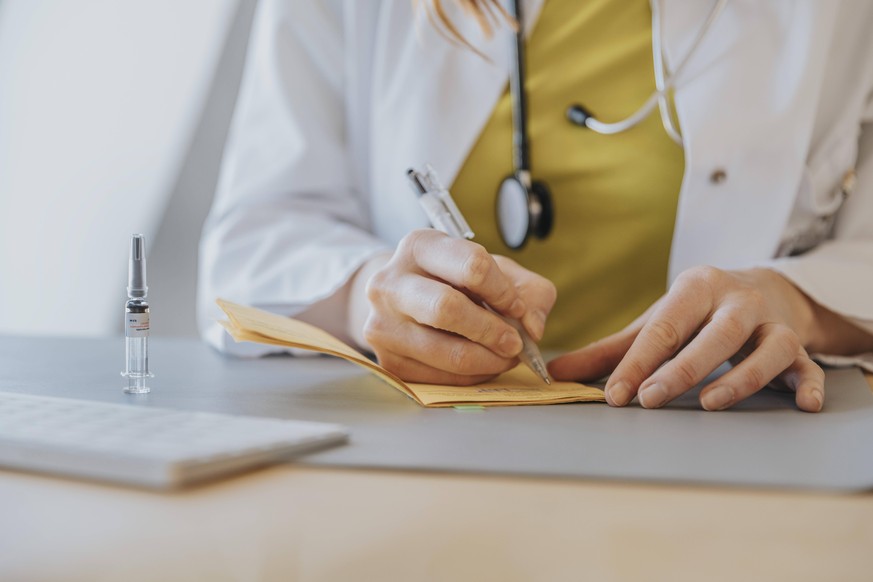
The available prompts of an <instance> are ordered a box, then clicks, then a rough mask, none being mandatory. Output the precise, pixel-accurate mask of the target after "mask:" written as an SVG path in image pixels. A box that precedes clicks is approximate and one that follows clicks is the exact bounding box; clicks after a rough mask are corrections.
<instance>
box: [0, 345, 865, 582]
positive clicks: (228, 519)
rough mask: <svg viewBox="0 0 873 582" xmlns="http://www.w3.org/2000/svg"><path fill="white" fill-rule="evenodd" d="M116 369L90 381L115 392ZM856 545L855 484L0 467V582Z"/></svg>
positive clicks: (637, 559) (761, 554)
mask: <svg viewBox="0 0 873 582" xmlns="http://www.w3.org/2000/svg"><path fill="white" fill-rule="evenodd" d="M31 341H42V342H45V340H31ZM26 344H27V342H23V344H22V342H16V343H15V344H10V343H9V342H8V341H7V342H0V349H5V350H6V351H7V353H8V351H9V350H14V349H19V348H17V347H16V346H19V345H24V347H22V348H20V349H22V350H24V349H27V346H26ZM44 345H46V347H47V350H46V354H47V356H48V354H50V353H51V351H52V350H51V348H52V347H53V346H51V345H49V344H47V343H46V344H44ZM155 347H156V348H160V349H177V348H178V347H179V346H178V345H177V344H175V343H173V342H168V343H165V344H164V345H163V347H162V348H161V347H160V346H159V345H158V343H156V346H155ZM160 349H156V350H155V352H153V353H156V355H159V354H160ZM83 350H84V351H85V352H88V351H89V350H88V348H87V346H86V347H84V348H83ZM119 355H120V350H119ZM118 361H119V362H120V361H121V357H119V358H118ZM154 361H155V362H156V366H155V367H156V370H155V371H156V372H157V373H158V374H160V368H159V366H158V365H157V362H158V361H159V357H156V358H155V359H154ZM228 366H235V364H234V363H233V362H229V363H228ZM4 374H5V371H3V370H0V380H7V381H8V380H9V377H8V376H4ZM69 374H70V382H71V385H72V384H75V383H76V382H77V380H78V381H81V379H82V378H81V376H80V374H81V371H79V370H75V369H74V370H70V372H69ZM116 374H117V372H115V371H114V369H113V370H108V371H107V376H106V378H107V382H109V383H110V384H107V385H106V386H104V387H93V388H91V390H93V394H94V396H95V397H99V398H102V399H106V400H113V399H116V400H118V399H123V398H124V395H122V394H121V392H120V389H117V387H120V378H119V377H118V376H117V375H116ZM158 378H160V376H158ZM158 378H156V383H155V393H154V395H155V396H156V398H155V404H157V405H160V401H161V399H162V398H169V397H170V396H169V395H165V396H161V394H160V392H158V388H159V387H160V384H159V383H158ZM868 380H869V378H868ZM871 387H873V382H871ZM49 388H50V387H48V386H43V385H40V384H38V383H37V385H36V386H35V388H34V390H33V392H35V393H49ZM244 388H245V387H244V386H241V387H240V391H241V393H240V394H239V395H237V398H240V399H243V398H244ZM55 390H56V389H55ZM164 390H165V392H170V391H171V388H170V387H165V388H164ZM182 396H183V395H181V394H180V395H178V397H179V398H181V397H182ZM176 403H177V404H180V405H181V404H184V400H181V399H180V400H177V401H176ZM871 548H873V494H863V495H826V494H813V493H797V492H791V493H789V492H780V491H761V490H749V489H725V488H714V487H687V486H665V485H635V484H624V483H607V482H591V481H585V480H558V479H539V478H508V477H485V476H461V475H452V474H432V473H430V474H420V473H409V472H399V471H372V470H334V469H316V468H304V467H299V466H293V465H286V466H278V467H274V468H271V469H268V470H264V471H260V472H256V473H251V474H248V475H245V476H242V477H239V478H236V479H233V480H229V481H222V482H219V483H215V484H212V485H208V486H204V487H200V488H197V489H193V490H189V491H183V492H180V493H173V494H159V493H151V492H147V491H138V490H133V489H124V488H119V487H112V486H106V485H101V484H92V483H86V482H78V481H72V480H66V479H56V478H51V477H43V476H36V475H28V474H23V473H15V472H8V471H3V472H0V579H2V580H37V579H38V580H60V579H63V580H89V581H90V580H121V579H124V580H265V579H270V580H272V579H276V580H420V579H435V580H456V579H475V580H509V581H512V580H533V579H537V580H580V579H586V580H641V579H646V580H658V579H662V580H700V579H706V580H737V579H748V580H760V579H767V580H777V579H785V580H788V579H790V580H824V579H828V580H869V579H870V577H871V573H873V551H871Z"/></svg>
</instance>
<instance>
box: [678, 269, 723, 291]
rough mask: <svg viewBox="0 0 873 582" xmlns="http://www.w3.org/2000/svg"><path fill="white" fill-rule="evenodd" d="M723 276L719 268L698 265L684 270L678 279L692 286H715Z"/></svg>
mask: <svg viewBox="0 0 873 582" xmlns="http://www.w3.org/2000/svg"><path fill="white" fill-rule="evenodd" d="M723 276H724V271H722V270H721V269H716V268H715V267H712V266H709V265H700V266H697V267H691V268H690V269H688V270H686V271H684V272H683V273H682V274H681V275H680V276H679V277H678V279H681V280H682V281H683V282H684V283H685V284H688V285H692V286H706V287H709V288H715V287H717V286H718V285H719V283H720V282H721V280H722V277H723ZM678 279H677V280H678Z"/></svg>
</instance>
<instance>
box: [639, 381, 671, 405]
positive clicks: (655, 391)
mask: <svg viewBox="0 0 873 582" xmlns="http://www.w3.org/2000/svg"><path fill="white" fill-rule="evenodd" d="M669 398H670V394H669V393H668V392H667V388H666V387H664V386H662V385H661V384H658V383H655V384H650V385H649V386H646V388H645V389H644V390H641V391H640V404H641V405H642V407H643V408H660V407H662V406H664V405H665V404H667V400H668V399H669Z"/></svg>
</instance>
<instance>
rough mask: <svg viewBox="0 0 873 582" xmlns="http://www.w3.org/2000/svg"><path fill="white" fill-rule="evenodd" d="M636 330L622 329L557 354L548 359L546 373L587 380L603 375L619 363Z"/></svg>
mask: <svg viewBox="0 0 873 582" xmlns="http://www.w3.org/2000/svg"><path fill="white" fill-rule="evenodd" d="M638 331H639V330H636V331H633V332H632V331H631V330H630V329H629V328H625V329H624V330H622V331H620V332H618V333H616V334H613V335H611V336H607V337H605V338H603V339H601V340H598V341H596V342H594V343H591V344H588V345H587V346H585V347H584V348H580V349H578V350H575V351H572V352H569V353H566V354H564V355H563V356H559V357H557V358H555V359H554V360H552V361H551V362H549V364H548V368H549V373H550V374H551V375H552V376H553V377H554V378H555V380H569V381H577V380H578V381H582V382H590V381H593V380H598V379H600V378H603V377H604V376H606V375H608V374H609V373H610V372H612V371H613V370H614V369H615V367H616V366H618V363H619V362H621V359H622V358H623V357H624V355H625V354H626V353H627V351H628V349H629V348H630V346H631V344H632V343H633V341H634V339H635V338H636V336H637V332H638Z"/></svg>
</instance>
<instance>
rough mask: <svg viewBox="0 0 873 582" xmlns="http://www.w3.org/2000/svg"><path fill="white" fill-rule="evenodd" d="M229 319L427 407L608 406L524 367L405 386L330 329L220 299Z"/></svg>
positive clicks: (237, 335)
mask: <svg viewBox="0 0 873 582" xmlns="http://www.w3.org/2000/svg"><path fill="white" fill-rule="evenodd" d="M217 303H218V305H219V307H221V309H222V310H223V311H224V313H225V314H226V315H227V320H226V321H222V322H220V323H221V324H222V325H223V326H224V328H225V329H227V331H228V332H229V333H230V335H231V336H233V339H234V340H236V341H238V342H240V341H251V342H257V343H262V344H271V345H276V346H283V347H291V348H302V349H304V350H313V351H316V352H321V353H324V354H330V355H332V356H337V357H340V358H343V359H344V360H348V361H350V362H352V363H355V364H357V365H359V366H362V367H364V368H366V369H367V370H369V371H370V372H372V373H373V374H375V375H376V376H378V377H379V378H381V379H382V380H384V381H385V382H387V383H388V384H390V385H391V386H393V387H394V388H396V389H397V390H400V391H401V392H403V393H404V394H406V395H407V396H409V397H410V398H412V399H413V400H415V401H416V402H417V403H419V404H420V405H422V406H426V407H447V406H461V405H479V406H517V405H521V404H560V403H564V402H604V401H605V399H604V397H603V390H600V389H599V388H594V387H592V386H585V385H584V384H577V383H575V382H555V381H553V382H552V384H551V385H547V384H544V383H543V381H542V380H540V379H539V378H537V376H536V375H535V374H534V373H533V372H532V371H531V370H529V369H528V368H527V367H525V366H523V365H519V366H517V367H515V368H514V369H512V370H510V371H508V372H506V373H504V374H501V375H500V376H498V377H497V378H495V379H494V380H491V381H490V382H484V383H482V384H477V385H475V386H444V385H441V384H414V383H406V382H404V381H403V380H401V379H400V378H398V377H397V376H395V375H394V374H392V373H391V372H389V371H388V370H386V369H385V368H383V367H382V366H380V365H379V364H376V363H375V362H373V361H372V360H370V359H369V358H367V357H366V356H365V355H364V354H362V353H360V352H359V351H357V350H356V349H354V348H352V347H351V346H349V345H347V344H346V343H344V342H342V341H340V340H338V339H337V338H335V337H333V336H332V335H330V334H329V333H327V332H326V331H324V330H322V329H319V328H317V327H315V326H313V325H309V324H308V323H303V322H302V321H297V320H296V319H291V318H289V317H283V316H281V315H276V314H275V313H269V312H267V311H263V310H261V309H255V308H254V307H247V306H244V305H237V304H236V303H231V302H230V301H225V300H223V299H218V300H217Z"/></svg>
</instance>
